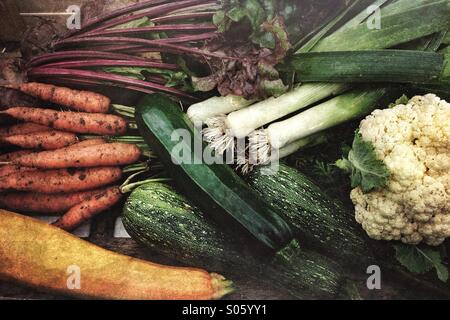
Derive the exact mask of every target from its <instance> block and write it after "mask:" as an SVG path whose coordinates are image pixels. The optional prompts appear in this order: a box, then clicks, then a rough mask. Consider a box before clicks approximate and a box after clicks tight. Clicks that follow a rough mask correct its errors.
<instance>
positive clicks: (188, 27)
mask: <svg viewBox="0 0 450 320" xmlns="http://www.w3.org/2000/svg"><path fill="white" fill-rule="evenodd" d="M205 30H206V31H214V30H217V27H216V26H215V25H213V24H168V25H159V26H152V27H141V28H128V29H111V30H101V31H95V32H87V33H84V34H82V35H80V36H78V37H83V38H84V37H95V36H101V37H104V36H115V35H134V34H141V33H144V34H146V33H147V34H148V33H151V32H169V31H178V32H188V31H197V32H198V31H205Z"/></svg>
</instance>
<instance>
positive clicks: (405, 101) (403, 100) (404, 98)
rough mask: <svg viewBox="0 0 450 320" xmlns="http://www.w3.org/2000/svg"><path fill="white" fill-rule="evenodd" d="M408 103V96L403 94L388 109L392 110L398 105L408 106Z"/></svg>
mask: <svg viewBox="0 0 450 320" xmlns="http://www.w3.org/2000/svg"><path fill="white" fill-rule="evenodd" d="M408 102H409V98H408V96H407V95H406V94H404V95H402V96H401V97H400V98H398V99H397V100H395V102H394V103H391V104H390V105H389V108H394V107H395V106H398V105H399V104H408Z"/></svg>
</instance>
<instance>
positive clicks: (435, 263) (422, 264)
mask: <svg viewBox="0 0 450 320" xmlns="http://www.w3.org/2000/svg"><path fill="white" fill-rule="evenodd" d="M394 248H395V252H396V253H395V257H396V258H397V260H398V261H399V262H400V263H401V264H402V265H403V266H404V267H405V268H406V269H407V270H408V271H409V272H412V273H416V274H424V273H427V272H429V271H431V270H433V269H435V270H436V274H437V276H438V278H439V280H441V281H442V282H447V280H448V268H447V266H445V265H444V264H443V262H442V260H443V258H442V255H441V253H440V251H438V250H435V249H432V248H427V247H418V246H410V245H404V244H401V245H395V246H394Z"/></svg>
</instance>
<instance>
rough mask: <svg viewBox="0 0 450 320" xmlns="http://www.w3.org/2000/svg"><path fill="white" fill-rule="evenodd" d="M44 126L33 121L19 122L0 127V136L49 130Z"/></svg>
mask: <svg viewBox="0 0 450 320" xmlns="http://www.w3.org/2000/svg"><path fill="white" fill-rule="evenodd" d="M50 130H51V129H50V128H49V127H46V126H42V125H40V124H35V123H21V124H16V125H13V126H7V127H0V137H3V138H4V137H10V136H15V135H23V134H30V133H36V132H44V131H50Z"/></svg>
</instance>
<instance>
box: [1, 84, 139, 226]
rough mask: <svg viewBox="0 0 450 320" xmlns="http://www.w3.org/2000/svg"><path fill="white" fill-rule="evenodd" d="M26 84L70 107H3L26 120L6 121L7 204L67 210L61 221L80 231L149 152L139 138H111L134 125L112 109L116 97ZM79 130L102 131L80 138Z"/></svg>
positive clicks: (53, 211)
mask: <svg viewBox="0 0 450 320" xmlns="http://www.w3.org/2000/svg"><path fill="white" fill-rule="evenodd" d="M15 89H18V90H20V91H22V92H24V93H26V94H28V95H30V96H33V97H36V98H39V99H40V100H42V101H45V102H51V103H52V104H55V105H58V106H61V107H62V108H67V109H68V111H59V110H55V109H44V108H39V107H21V106H11V107H10V108H7V109H6V110H4V111H1V113H4V114H7V115H8V116H10V117H13V118H15V119H16V120H18V122H19V123H18V124H15V125H11V126H0V148H1V149H4V148H5V146H6V147H13V148H16V149H19V150H16V151H13V152H9V153H5V154H2V155H0V208H5V209H10V210H15V211H19V212H25V213H43V214H61V213H64V215H63V216H62V217H60V219H58V221H57V222H55V225H57V226H59V227H61V228H62V229H65V230H73V229H74V228H76V227H77V226H79V225H80V224H82V223H83V222H85V221H86V220H88V219H90V218H92V217H93V216H95V215H97V214H98V213H100V212H103V211H105V210H106V209H108V208H110V207H112V206H113V205H115V204H116V203H117V202H119V200H120V199H121V197H122V194H121V192H120V189H119V187H118V186H117V184H118V183H119V182H120V180H121V179H122V176H123V172H122V166H125V165H130V164H134V163H136V162H137V161H138V160H139V159H140V158H141V156H142V153H141V150H140V149H139V148H138V147H137V146H136V145H134V144H128V143H119V142H113V143H109V142H108V141H107V140H105V138H104V137H105V136H117V135H120V134H124V133H125V132H126V131H127V125H128V124H127V121H126V120H125V119H124V118H122V117H120V116H117V115H112V114H108V112H109V110H110V100H109V98H107V97H105V96H102V95H100V94H97V93H94V92H88V91H77V90H72V89H69V88H63V87H56V86H53V85H48V84H42V83H25V84H22V85H20V86H18V87H16V88H15ZM79 134H89V135H98V137H95V138H92V139H88V140H80V139H79V136H78V135H79Z"/></svg>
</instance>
